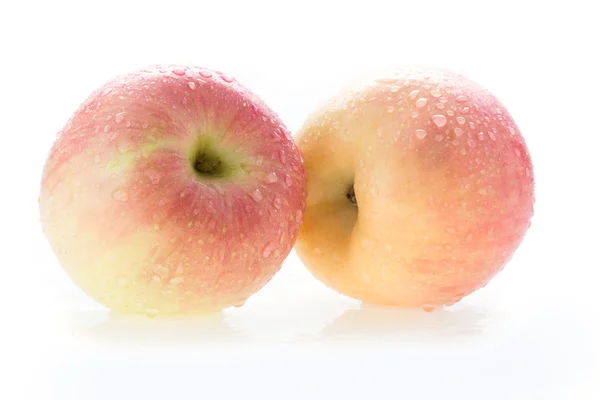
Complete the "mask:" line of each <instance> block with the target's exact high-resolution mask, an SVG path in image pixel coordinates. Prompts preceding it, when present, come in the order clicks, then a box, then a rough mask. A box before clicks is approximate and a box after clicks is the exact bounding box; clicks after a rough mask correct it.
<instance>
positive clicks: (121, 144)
mask: <svg viewBox="0 0 600 400" xmlns="http://www.w3.org/2000/svg"><path fill="white" fill-rule="evenodd" d="M116 146H117V151H118V152H119V153H121V154H123V153H126V152H127V151H128V150H129V143H127V142H126V141H125V140H119V141H118V142H117V144H116Z"/></svg>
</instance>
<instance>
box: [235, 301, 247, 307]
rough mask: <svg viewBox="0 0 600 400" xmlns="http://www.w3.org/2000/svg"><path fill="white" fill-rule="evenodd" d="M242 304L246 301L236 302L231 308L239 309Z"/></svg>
mask: <svg viewBox="0 0 600 400" xmlns="http://www.w3.org/2000/svg"><path fill="white" fill-rule="evenodd" d="M244 304H246V299H244V300H240V301H238V302H237V303H235V304H234V305H233V306H234V307H236V308H240V307H242V306H243V305H244Z"/></svg>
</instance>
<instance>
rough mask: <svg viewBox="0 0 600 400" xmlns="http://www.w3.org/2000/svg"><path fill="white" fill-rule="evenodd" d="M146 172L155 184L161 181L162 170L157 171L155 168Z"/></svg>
mask: <svg viewBox="0 0 600 400" xmlns="http://www.w3.org/2000/svg"><path fill="white" fill-rule="evenodd" d="M144 174H145V175H146V177H147V178H148V179H149V180H150V182H151V183H152V184H153V185H156V184H157V183H158V182H160V178H161V175H160V172H158V171H156V170H155V169H148V170H146V171H145V172H144Z"/></svg>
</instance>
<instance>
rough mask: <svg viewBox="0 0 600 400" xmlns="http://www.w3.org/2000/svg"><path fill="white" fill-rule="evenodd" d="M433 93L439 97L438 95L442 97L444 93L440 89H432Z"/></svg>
mask: <svg viewBox="0 0 600 400" xmlns="http://www.w3.org/2000/svg"><path fill="white" fill-rule="evenodd" d="M431 95H432V96H433V97H435V98H436V99H437V98H438V97H440V96H441V95H442V92H440V90H439V89H433V90H432V91H431Z"/></svg>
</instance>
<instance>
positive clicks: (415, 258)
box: [296, 69, 534, 310]
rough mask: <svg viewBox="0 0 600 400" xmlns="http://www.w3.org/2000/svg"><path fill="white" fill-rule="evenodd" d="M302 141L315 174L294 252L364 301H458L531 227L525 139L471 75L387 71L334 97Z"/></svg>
mask: <svg viewBox="0 0 600 400" xmlns="http://www.w3.org/2000/svg"><path fill="white" fill-rule="evenodd" d="M296 141H297V143H298V145H299V147H300V150H301V152H302V153H303V156H304V161H305V168H306V172H307V180H308V182H307V191H308V198H307V208H306V213H305V215H304V220H303V224H302V227H301V230H300V234H299V237H298V240H297V242H296V250H297V252H298V254H299V256H300V258H301V259H302V261H303V262H304V263H305V264H306V266H307V268H308V269H309V270H310V271H311V272H312V274H313V275H315V276H316V277H317V278H318V279H319V280H321V281H322V282H324V283H325V284H326V285H328V286H330V287H331V288H333V289H335V290H337V291H338V292H340V293H343V294H345V295H348V296H351V297H354V298H357V299H360V300H362V301H364V302H368V303H375V304H383V305H398V306H407V307H422V308H424V309H427V310H430V309H433V308H434V307H438V306H442V305H449V304H453V303H455V302H457V301H459V300H460V299H462V298H463V297H464V296H466V295H468V294H470V293H472V292H473V291H475V290H477V289H478V288H481V287H482V286H484V285H485V284H486V283H487V282H488V281H489V280H490V279H491V278H492V277H493V276H494V275H496V274H497V273H498V272H499V271H500V270H501V269H502V268H503V266H504V265H505V264H506V263H507V262H508V261H509V259H510V258H511V256H512V255H513V253H514V252H515V250H516V249H517V247H518V246H519V244H520V243H521V241H522V239H523V237H524V235H525V233H526V231H527V229H528V227H529V225H530V219H531V217H532V215H533V203H534V180H533V172H532V165H531V159H530V156H529V152H528V149H527V147H526V145H525V142H524V140H523V137H522V136H521V133H520V131H519V129H518V128H517V126H516V124H515V122H514V120H513V119H512V118H511V116H510V115H509V114H508V112H507V110H506V109H505V108H504V107H503V106H502V104H501V103H500V102H499V101H498V100H497V99H496V97H494V96H493V95H492V94H491V93H490V92H489V91H487V90H485V89H484V88H482V87H481V86H479V85H477V84H475V83H473V82H472V81H470V80H469V79H467V78H465V77H464V76H461V75H458V74H454V73H451V72H447V71H439V70H426V69H413V70H408V69H407V70H394V71H387V72H384V73H380V74H379V75H377V76H375V77H370V78H368V79H365V80H363V81H360V82H358V83H356V84H354V85H352V86H350V87H348V88H347V89H346V90H344V91H342V93H340V94H339V95H337V96H336V97H334V98H332V99H330V100H329V101H327V102H326V103H325V104H324V105H323V106H322V107H320V108H319V109H318V110H317V111H316V112H315V113H313V114H312V115H311V116H310V117H309V118H308V120H307V121H306V122H305V124H304V125H303V127H302V128H301V129H300V132H299V134H298V135H297V139H296Z"/></svg>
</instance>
